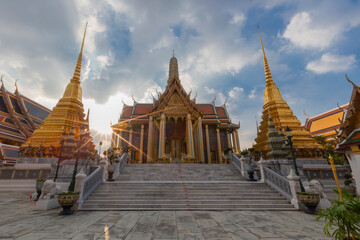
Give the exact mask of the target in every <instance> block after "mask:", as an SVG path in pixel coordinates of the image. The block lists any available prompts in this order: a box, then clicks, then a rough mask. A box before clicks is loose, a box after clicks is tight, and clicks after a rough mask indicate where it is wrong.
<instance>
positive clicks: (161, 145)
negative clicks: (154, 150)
mask: <svg viewBox="0 0 360 240" xmlns="http://www.w3.org/2000/svg"><path fill="white" fill-rule="evenodd" d="M165 121H166V118H165V114H164V113H163V114H161V118H160V133H159V154H158V158H163V156H164V155H165Z"/></svg>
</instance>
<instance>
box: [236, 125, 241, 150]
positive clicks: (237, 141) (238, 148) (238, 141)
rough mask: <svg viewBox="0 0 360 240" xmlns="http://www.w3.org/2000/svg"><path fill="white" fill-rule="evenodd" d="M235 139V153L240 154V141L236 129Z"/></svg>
mask: <svg viewBox="0 0 360 240" xmlns="http://www.w3.org/2000/svg"><path fill="white" fill-rule="evenodd" d="M235 138H236V146H237V150H238V152H237V153H240V152H241V150H240V140H239V132H238V130H237V129H236V130H235Z"/></svg>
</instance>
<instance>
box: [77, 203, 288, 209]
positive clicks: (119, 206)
mask: <svg viewBox="0 0 360 240" xmlns="http://www.w3.org/2000/svg"><path fill="white" fill-rule="evenodd" d="M87 208H91V209H99V210H105V209H106V210H107V209H113V210H118V209H123V210H129V209H134V210H135V209H137V210H141V209H152V210H157V209H160V210H164V209H171V210H174V209H178V208H183V209H191V210H195V209H196V210H200V209H201V210H208V209H217V210H225V209H226V210H234V209H241V210H243V209H246V210H247V209H249V208H257V209H262V210H267V209H269V208H273V209H279V208H280V209H293V206H292V205H290V204H262V203H261V204H256V203H255V204H254V203H252V204H222V203H220V204H192V203H190V204H101V205H100V204H87V203H86V204H84V205H83V206H82V210H86V209H87Z"/></svg>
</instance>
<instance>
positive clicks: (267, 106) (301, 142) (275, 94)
mask: <svg viewBox="0 0 360 240" xmlns="http://www.w3.org/2000/svg"><path fill="white" fill-rule="evenodd" d="M259 38H260V44H261V48H262V52H263V57H264V70H265V79H266V87H265V91H264V106H263V110H262V116H261V119H262V120H261V122H260V126H259V128H258V131H257V137H256V138H255V142H256V144H255V145H254V148H255V149H256V150H258V151H260V152H261V153H262V155H263V156H264V157H265V156H267V153H268V152H269V150H270V147H269V144H268V132H269V116H271V118H272V119H273V122H274V125H275V127H276V129H277V131H279V130H281V127H283V128H286V126H289V128H290V129H291V130H292V136H293V138H292V140H293V146H294V148H295V150H296V152H297V156H298V157H299V158H308V157H316V156H317V155H318V151H319V149H321V148H322V146H321V145H320V144H318V143H317V142H316V140H315V139H313V138H312V136H311V134H310V132H309V131H307V130H306V129H305V128H304V127H303V126H301V122H300V121H299V120H298V119H297V117H296V116H295V115H294V114H293V111H292V110H291V109H290V107H289V105H288V104H287V103H286V102H285V100H284V99H283V98H282V96H281V93H280V90H279V88H278V87H277V86H276V85H275V82H274V80H273V78H272V75H271V72H270V67H269V64H268V61H267V58H266V55H265V50H264V45H263V43H262V39H261V34H260V30H259ZM268 112H270V114H269V113H268Z"/></svg>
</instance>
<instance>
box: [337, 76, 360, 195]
mask: <svg viewBox="0 0 360 240" xmlns="http://www.w3.org/2000/svg"><path fill="white" fill-rule="evenodd" d="M345 76H346V75H345ZM346 79H347V80H348V82H350V83H351V84H352V85H353V91H352V94H351V97H350V101H349V107H348V111H347V112H346V115H345V117H344V120H343V121H342V122H341V127H340V131H339V133H338V136H337V137H338V144H337V146H336V151H339V152H343V153H345V155H346V158H347V159H348V162H349V165H350V167H351V171H352V174H353V177H354V179H355V183H356V184H355V185H356V191H357V195H358V196H359V195H360V104H359V103H360V87H359V86H358V85H356V84H355V83H353V82H352V81H351V80H350V79H349V78H348V77H347V76H346Z"/></svg>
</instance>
